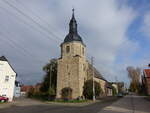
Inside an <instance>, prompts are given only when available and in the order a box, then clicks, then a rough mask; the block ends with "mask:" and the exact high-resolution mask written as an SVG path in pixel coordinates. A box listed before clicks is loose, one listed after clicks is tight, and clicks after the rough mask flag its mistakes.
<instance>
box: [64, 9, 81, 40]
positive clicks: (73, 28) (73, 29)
mask: <svg viewBox="0 0 150 113" xmlns="http://www.w3.org/2000/svg"><path fill="white" fill-rule="evenodd" d="M72 41H79V42H81V43H83V41H82V38H81V37H80V35H79V34H78V32H77V22H76V19H75V14H74V9H72V18H71V20H70V23H69V33H68V35H67V36H66V37H65V39H64V43H65V42H72Z"/></svg>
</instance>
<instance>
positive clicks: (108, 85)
mask: <svg viewBox="0 0 150 113" xmlns="http://www.w3.org/2000/svg"><path fill="white" fill-rule="evenodd" d="M106 96H113V93H112V85H111V83H109V82H107V83H106Z"/></svg>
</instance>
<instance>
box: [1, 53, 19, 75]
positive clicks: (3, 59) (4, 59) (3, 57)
mask: <svg viewBox="0 0 150 113" xmlns="http://www.w3.org/2000/svg"><path fill="white" fill-rule="evenodd" d="M0 61H6V62H7V63H8V64H9V66H10V67H11V68H12V70H13V71H14V72H15V73H16V71H15V70H14V68H13V67H12V66H11V65H10V63H9V61H8V60H7V58H6V57H5V56H1V57H0ZM16 76H17V73H16Z"/></svg>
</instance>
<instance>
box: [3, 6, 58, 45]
mask: <svg viewBox="0 0 150 113" xmlns="http://www.w3.org/2000/svg"><path fill="white" fill-rule="evenodd" d="M0 8H1V9H3V10H5V11H6V12H7V13H10V12H9V11H8V10H7V9H5V8H3V7H0ZM10 14H11V13H10ZM13 16H15V17H16V18H17V19H19V20H20V21H21V22H22V23H23V24H24V25H26V26H27V25H28V27H29V28H30V29H33V30H35V31H38V32H39V33H40V34H42V35H44V36H45V37H46V38H47V39H49V40H50V41H51V39H52V40H53V41H56V42H58V40H56V39H55V38H51V37H49V36H47V35H46V34H44V33H43V32H42V31H41V30H39V29H38V28H36V27H34V26H32V25H30V24H28V23H27V22H26V21H24V20H23V19H21V18H18V16H16V15H13Z"/></svg>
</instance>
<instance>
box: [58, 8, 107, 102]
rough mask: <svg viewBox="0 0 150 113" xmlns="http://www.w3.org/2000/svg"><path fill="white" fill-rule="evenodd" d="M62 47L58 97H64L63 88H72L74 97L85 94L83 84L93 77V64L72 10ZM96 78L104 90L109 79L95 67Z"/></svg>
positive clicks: (59, 62) (59, 61) (59, 63)
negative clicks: (87, 54) (87, 56)
mask: <svg viewBox="0 0 150 113" xmlns="http://www.w3.org/2000/svg"><path fill="white" fill-rule="evenodd" d="M60 47H61V57H60V58H59V59H58V71H57V91H56V93H57V94H56V98H61V97H62V89H63V88H66V87H69V88H71V89H72V95H71V98H72V99H77V98H79V97H82V96H83V86H84V83H85V81H86V80H89V79H92V72H91V70H90V69H91V65H90V63H89V62H88V61H87V59H86V45H85V44H84V42H83V40H82V38H81V36H80V35H79V33H78V29H77V21H76V19H75V15H74V9H73V12H72V18H71V20H70V23H69V33H68V34H67V36H66V37H65V39H64V41H63V43H61V45H60ZM94 70H95V71H94V73H95V74H94V76H95V77H94V80H95V81H97V82H99V83H100V85H101V88H102V90H103V92H105V86H106V83H107V81H106V80H105V79H104V78H103V77H102V76H101V75H100V73H98V71H97V70H96V69H95V68H94Z"/></svg>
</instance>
